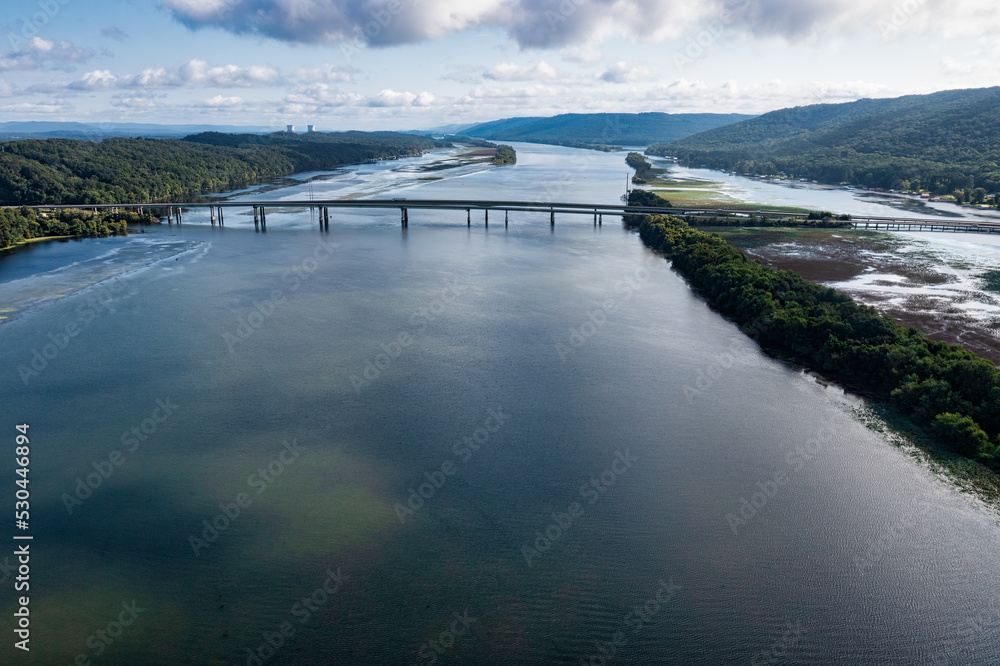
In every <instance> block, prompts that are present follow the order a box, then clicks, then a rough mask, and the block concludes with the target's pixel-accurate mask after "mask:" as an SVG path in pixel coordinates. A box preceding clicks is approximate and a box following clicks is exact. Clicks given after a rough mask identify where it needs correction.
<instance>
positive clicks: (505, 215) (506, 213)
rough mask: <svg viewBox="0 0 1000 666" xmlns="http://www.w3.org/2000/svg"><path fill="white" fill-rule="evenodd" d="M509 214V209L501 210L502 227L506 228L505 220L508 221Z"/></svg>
mask: <svg viewBox="0 0 1000 666" xmlns="http://www.w3.org/2000/svg"><path fill="white" fill-rule="evenodd" d="M509 216H510V211H509V210H505V211H504V212H503V228H504V229H506V228H507V222H508V217H509Z"/></svg>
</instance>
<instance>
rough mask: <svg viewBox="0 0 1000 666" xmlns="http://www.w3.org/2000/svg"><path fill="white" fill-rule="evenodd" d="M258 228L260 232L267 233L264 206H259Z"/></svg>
mask: <svg viewBox="0 0 1000 666" xmlns="http://www.w3.org/2000/svg"><path fill="white" fill-rule="evenodd" d="M260 230H261V232H262V233H265V234H266V233H267V215H265V214H264V207H263V206H261V207H260Z"/></svg>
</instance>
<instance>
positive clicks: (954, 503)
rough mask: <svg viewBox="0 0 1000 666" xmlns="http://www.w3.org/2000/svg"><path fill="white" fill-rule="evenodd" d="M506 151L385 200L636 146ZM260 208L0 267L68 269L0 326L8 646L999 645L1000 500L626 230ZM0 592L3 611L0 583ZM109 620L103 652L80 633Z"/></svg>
mask: <svg viewBox="0 0 1000 666" xmlns="http://www.w3.org/2000/svg"><path fill="white" fill-rule="evenodd" d="M518 149H519V150H518V158H519V164H518V165H517V167H514V168H510V169H492V170H488V171H483V172H480V173H476V174H471V175H466V176H462V177H458V178H454V179H448V180H443V181H429V182H427V183H425V184H421V185H419V186H414V187H409V188H404V189H401V190H399V192H402V194H400V196H407V197H412V196H417V193H420V194H426V196H435V197H437V196H440V197H446V196H460V194H458V193H462V194H461V196H470V197H472V196H484V197H485V196H488V195H492V194H495V193H496V192H497V191H498V190H500V189H502V191H503V192H505V193H510V197H511V198H522V197H525V196H527V197H539V198H541V197H545V198H566V199H568V200H574V199H575V200H579V201H587V200H593V198H595V197H596V198H598V199H600V200H606V201H614V200H615V199H616V197H617V196H618V193H619V190H621V189H622V186H621V184H620V183H619V181H620V180H621V178H619V177H618V176H617V174H619V173H622V174H624V172H625V169H624V168H623V167H622V164H621V162H622V157H623V156H622V155H614V154H612V155H607V154H603V153H589V152H588V153H584V154H582V153H583V151H574V150H571V149H563V148H552V147H542V146H519V147H518ZM296 187H301V186H296ZM557 194H558V196H556V195H557ZM588 197H589V198H588ZM298 215H299V216H300V217H301V216H304V215H307V213H299V214H298ZM186 218H187V216H186ZM246 222H247V220H245V219H244V218H243V217H239V216H229V217H227V226H226V227H225V228H218V227H216V228H212V227H208V226H205V225H199V224H191V223H189V224H185V225H183V226H181V227H176V226H175V227H172V228H162V227H161V228H159V229H156V230H155V232H154V233H150V234H146V235H145V236H134V237H129V238H128V239H116V240H118V241H123V242H120V243H118V244H112V245H113V246H114V249H115V250H117V251H115V252H114V253H112V254H107V255H105V256H104V258H103V259H101V260H100V261H105V260H109V261H110V264H109V265H110V266H112V267H114V268H116V270H117V272H114V274H113V276H109V277H111V278H112V279H110V280H105V281H103V282H98V283H96V284H94V283H92V282H91V281H92V280H93V279H94V275H95V272H94V271H95V270H96V267H95V266H96V265H94V266H91V265H90V264H88V262H93V261H94V259H95V258H94V256H93V255H92V253H90V250H89V249H88V250H87V253H81V255H80V256H79V257H78V258H76V259H75V260H76V261H79V263H77V264H76V265H75V266H70V267H68V268H66V269H64V270H63V271H62V272H60V271H56V272H55V274H52V273H51V270H52V267H51V266H50V265H48V264H45V265H44V272H40V274H39V275H37V276H36V277H34V278H30V277H27V276H26V275H25V270H24V267H16V266H15V267H12V268H11V269H10V270H12V271H15V272H16V271H21V272H19V273H17V275H18V276H19V277H18V278H17V279H19V280H22V281H23V280H26V282H22V283H21V286H22V287H24V288H29V287H30V288H34V289H37V290H40V291H44V290H45V289H46V288H47V285H50V284H58V285H59V288H60V289H62V287H63V286H65V285H66V284H72V283H73V282H74V281H75V282H76V283H77V286H78V287H79V288H78V289H75V290H73V289H69V290H68V291H65V292H62V293H61V296H60V297H59V298H53V299H51V300H50V301H49V302H48V303H47V304H46V305H44V306H43V307H35V308H27V309H24V310H22V311H21V314H20V316H17V317H15V318H12V320H10V321H8V322H6V323H3V324H0V368H2V369H3V373H2V375H0V390H2V394H3V396H4V397H5V400H4V405H5V408H4V410H3V412H4V415H5V418H6V423H7V427H8V429H9V439H10V441H11V446H12V447H13V439H14V434H15V432H14V429H13V426H14V424H15V423H20V422H28V423H30V424H31V427H30V431H29V432H30V436H31V440H32V453H31V457H32V460H31V472H30V475H31V493H32V497H31V500H32V511H31V515H32V520H31V528H30V530H29V531H30V533H31V534H32V535H33V536H34V537H35V540H34V541H33V542H32V545H31V549H32V555H33V557H32V559H31V565H32V574H33V576H32V579H31V583H32V587H31V617H32V622H33V624H32V628H33V633H32V644H31V647H32V651H31V653H30V655H22V654H20V653H18V654H17V657H16V658H17V659H18V660H19V662H24V663H38V664H68V663H72V661H73V660H74V659H75V658H76V657H77V655H84V656H85V657H86V658H89V659H91V660H92V661H93V663H115V664H183V663H205V664H247V665H248V666H249V665H251V664H256V663H257V661H255V660H256V659H259V660H260V661H261V662H262V663H267V664H317V663H337V664H340V663H344V664H369V663H370V664H385V663H411V664H429V663H432V658H436V663H439V664H496V663H524V664H529V663H539V664H541V663H544V664H579V663H581V662H582V663H593V664H598V663H603V662H607V663H623V664H629V663H657V664H660V663H663V664H673V663H676V664H692V663H704V664H717V663H727V664H728V663H732V664H741V663H743V664H747V663H749V664H764V663H798V664H830V663H836V664H887V663H907V664H946V663H962V664H988V663H992V660H993V656H994V655H995V654H996V653H997V652H998V651H1000V628H998V624H1000V621H998V619H997V618H998V614H997V610H998V604H997V601H996V595H995V594H994V592H993V590H992V587H993V581H994V579H995V574H996V571H997V570H998V568H1000V549H998V548H997V545H998V542H1000V528H998V527H997V525H996V524H995V523H994V522H993V520H992V518H991V517H990V516H989V515H987V514H986V513H984V512H982V511H981V510H979V509H977V508H975V507H974V506H973V505H972V504H971V503H970V502H969V501H967V500H966V499H965V498H964V497H963V496H961V495H959V494H958V493H957V492H955V491H954V490H952V489H951V488H949V487H948V486H946V485H944V484H943V483H942V482H940V481H939V480H937V479H935V478H934V477H933V476H931V475H930V474H929V473H928V472H926V471H925V470H923V469H922V468H920V467H919V466H918V465H916V464H915V463H914V462H913V461H912V460H911V459H910V458H908V457H907V456H906V455H905V454H903V453H901V452H900V451H899V450H897V449H895V448H893V447H892V446H890V445H889V444H887V443H886V442H885V441H884V440H883V439H882V438H881V437H879V436H878V435H877V434H875V433H873V432H872V431H870V430H868V429H867V428H866V427H865V426H863V425H862V424H861V423H859V422H858V421H857V420H856V419H855V418H854V417H853V416H852V415H851V407H852V406H854V405H856V404H858V403H857V401H856V400H855V399H853V398H851V397H849V396H845V395H843V394H842V392H840V391H838V390H837V389H835V388H830V387H824V386H822V385H820V384H818V383H817V382H816V381H814V380H813V379H811V378H809V377H808V376H805V375H803V374H801V373H799V372H796V371H794V370H792V369H790V368H788V367H786V366H785V365H783V364H782V363H780V362H778V361H775V360H773V359H770V358H768V357H766V356H764V355H762V354H761V353H760V351H759V350H758V349H757V347H756V346H755V344H754V343H753V342H752V341H751V340H749V339H747V338H746V337H745V336H743V335H742V334H741V333H740V332H739V331H738V330H737V329H736V328H735V327H734V326H732V325H731V324H730V323H728V322H726V321H725V320H723V319H722V318H720V317H719V316H717V315H716V314H714V313H713V312H711V311H710V310H709V309H708V308H707V307H706V306H705V305H704V303H703V302H702V301H700V300H699V299H698V298H696V297H694V296H693V295H692V294H691V292H690V290H689V289H688V288H687V286H686V285H685V283H684V282H683V281H682V280H681V279H680V278H679V277H678V276H677V275H675V274H674V273H672V272H671V271H670V270H669V267H668V266H667V265H666V263H665V262H664V261H663V260H662V259H660V258H657V257H655V256H654V255H652V254H651V253H650V252H648V251H646V250H645V249H644V248H643V247H642V244H641V243H640V241H639V240H638V238H637V237H636V236H635V235H634V234H631V233H628V232H626V231H624V230H622V229H621V228H620V226H619V225H618V224H617V223H613V222H610V221H608V220H607V219H606V220H605V224H604V225H603V226H602V227H599V228H594V227H593V225H592V223H591V221H590V219H589V218H587V217H580V218H576V219H575V220H574V219H573V218H569V217H566V218H565V219H562V218H560V219H559V220H558V221H557V224H556V228H555V229H554V230H551V229H550V228H549V225H548V220H547V216H545V215H530V214H523V215H522V214H518V215H512V216H511V224H510V226H509V228H507V229H504V228H503V227H502V225H491V227H490V229H489V230H488V231H487V230H485V229H483V228H482V226H481V225H479V226H474V227H473V228H472V229H471V230H469V229H466V228H465V219H464V213H462V212H459V213H454V214H451V213H445V214H435V213H430V212H421V213H420V214H419V215H417V214H414V215H412V216H411V225H410V227H409V230H408V231H407V232H403V231H402V230H400V228H399V222H398V214H394V213H391V212H387V213H385V214H380V213H375V214H371V213H366V214H364V215H362V214H360V213H359V214H347V213H344V214H338V216H337V217H336V219H335V220H331V231H330V233H329V234H320V233H319V232H318V230H314V229H312V228H307V227H309V226H310V225H309V224H308V221H305V222H303V221H302V220H301V219H296V218H295V217H294V214H293V213H287V214H286V213H282V212H276V213H275V214H274V215H273V216H272V215H269V216H268V223H269V224H268V228H269V229H268V233H267V234H255V233H254V232H253V227H252V221H251V222H250V224H249V225H247V224H246ZM73 247H79V248H84V247H86V244H79V245H74V246H73ZM53 248H54V250H53V251H55V250H59V251H63V250H64V248H61V247H58V248H57V247H56V246H53ZM165 248H173V249H169V250H168V249H165ZM180 248H184V251H183V252H179V253H177V254H176V255H161V254H158V253H157V252H172V251H173V250H174V249H180ZM152 249H156V250H157V252H152ZM44 252H45V251H44V250H42V253H43V254H44ZM143 252H147V253H149V252H152V253H150V254H148V255H147V256H146V258H145V260H144V261H143V262H139V263H140V264H141V267H142V270H137V269H136V268H137V264H136V263H134V262H132V261H131V260H129V259H127V257H130V256H133V257H134V256H139V255H141V253H143ZM85 254H86V256H84V255H85ZM36 256H37V255H35V254H32V255H25V257H26V259H25V260H26V261H32V262H34V261H36V259H35V257H36ZM69 259H74V257H72V256H70V257H65V258H64V261H67V263H72V262H69V261H68V260H69ZM43 263H44V262H43ZM39 265H40V267H41V266H42V264H39ZM88 266H90V268H94V270H90V269H89V268H86V267H88ZM81 267H84V268H81ZM57 278H58V279H57ZM113 283H120V284H121V286H120V287H115V288H114V289H112V284H113ZM7 284H10V282H8V283H7ZM88 285H89V288H87V289H84V287H87V286H88ZM81 308H84V310H83V311H93V312H92V313H93V316H92V317H91V318H90V319H89V320H88V321H87V322H86V326H83V325H82V322H80V320H79V318H80V317H81V315H80V312H81ZM74 322H76V323H77V324H78V328H80V330H79V331H78V332H77V333H76V334H75V335H73V336H69V335H67V336H66V338H65V340H64V339H63V337H62V336H63V334H64V333H65V332H66V330H67V328H66V327H67V324H69V323H74ZM60 343H64V344H62V345H60ZM50 345H51V346H50ZM35 352H38V354H39V357H40V358H41V361H38V360H37V359H36V358H35ZM33 362H34V363H35V366H34V367H33V366H32V363H33ZM43 362H44V365H43ZM36 368H40V369H36ZM20 369H30V370H31V371H32V372H35V373H36V374H30V373H24V372H22V371H21V370H20ZM157 419H160V420H159V421H157ZM133 428H134V429H135V430H133ZM115 452H117V455H116V454H115ZM112 460H114V461H120V464H118V465H115V464H113V463H112V462H111V461H112ZM12 464H13V461H12V456H10V457H8V458H6V462H5V463H4V465H5V466H4V478H7V479H10V480H13V479H14V478H15V477H14V473H13V469H12ZM95 475H96V476H95ZM88 483H90V485H91V486H94V487H88V486H87V484H88ZM81 484H82V485H81ZM14 490H15V486H14V485H13V483H12V481H8V484H7V486H6V489H5V490H4V493H5V496H6V497H7V498H8V501H9V502H13V501H14V498H13V493H14ZM88 492H89V494H88ZM241 503H242V505H243V506H240V504H241ZM206 521H207V523H206ZM2 561H3V560H2V557H0V563H2ZM0 576H2V574H0ZM2 585H3V586H4V587H3V588H2V589H6V590H10V588H9V587H7V586H8V585H10V581H9V580H8V581H5V582H4V583H2ZM324 586H325V589H324ZM133 600H134V605H133V606H132V608H133V610H135V611H136V612H135V615H136V616H137V617H136V618H135V619H134V622H132V623H131V624H130V625H129V626H127V627H120V626H119V627H117V628H116V627H115V626H114V624H113V623H114V622H116V621H117V620H118V618H120V617H122V616H121V614H122V613H123V612H126V611H123V606H122V604H123V603H125V604H126V606H128V605H129V604H132V602H133ZM0 606H2V612H3V616H4V617H5V618H8V619H7V620H5V621H4V623H3V626H5V627H8V629H9V627H10V618H11V614H12V613H13V611H14V610H15V609H14V606H13V604H12V600H11V595H9V594H7V595H3V596H2V597H0ZM138 609H141V610H138ZM456 614H457V615H456ZM125 618H126V619H131V616H129V615H127V614H126V615H125ZM109 623H112V627H111V628H110V629H109V627H108V625H109ZM118 629H121V633H120V634H119V635H118V636H116V637H114V638H113V639H112V640H111V643H110V645H109V644H108V643H107V642H106V641H105V642H102V639H100V638H99V637H98V634H97V633H96V632H98V631H99V630H105V631H112V633H115V632H117V631H118ZM283 629H284V631H285V633H284V635H282V630H283ZM8 636H10V633H9V632H8ZM268 641H270V645H276V646H278V647H277V648H272V647H269V643H268ZM616 641H617V644H616ZM99 648H102V651H101V653H100V654H98V650H99ZM13 653H14V650H13V648H12V646H11V641H8V643H6V644H4V645H3V646H2V647H0V654H3V655H4V657H3V659H4V662H5V663H6V662H7V661H8V660H12V659H14V658H15V657H14V656H13ZM254 655H258V656H254Z"/></svg>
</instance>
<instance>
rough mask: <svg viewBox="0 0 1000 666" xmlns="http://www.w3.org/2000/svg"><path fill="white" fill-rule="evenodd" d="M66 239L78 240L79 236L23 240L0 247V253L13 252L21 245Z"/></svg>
mask: <svg viewBox="0 0 1000 666" xmlns="http://www.w3.org/2000/svg"><path fill="white" fill-rule="evenodd" d="M67 238H79V236H42V237H41V238H25V239H24V240H22V241H20V242H18V243H15V244H13V245H8V246H7V247H0V252H3V251H5V250H14V249H17V248H19V247H21V246H23V245H28V244H30V243H40V242H42V241H53V240H66V239H67Z"/></svg>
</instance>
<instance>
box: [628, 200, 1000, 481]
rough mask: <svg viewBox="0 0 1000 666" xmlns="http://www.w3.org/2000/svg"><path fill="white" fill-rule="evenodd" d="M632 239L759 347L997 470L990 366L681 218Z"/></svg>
mask: <svg viewBox="0 0 1000 666" xmlns="http://www.w3.org/2000/svg"><path fill="white" fill-rule="evenodd" d="M639 233H640V237H641V238H642V240H643V242H645V243H646V245H647V246H649V247H650V248H652V249H654V250H658V251H661V252H663V253H664V254H666V255H667V257H669V258H670V259H671V260H672V262H673V266H674V268H675V269H676V270H678V271H679V272H680V273H681V274H682V275H684V276H685V278H687V280H688V282H689V283H690V284H691V286H692V287H693V288H694V289H695V290H696V291H698V292H699V293H701V294H702V295H703V296H705V298H706V299H707V300H708V302H709V304H710V305H711V306H712V307H713V308H715V309H716V310H718V311H719V312H721V313H722V314H724V315H726V316H727V317H730V318H732V319H733V320H735V321H736V322H737V323H738V324H740V326H741V327H743V329H744V332H746V333H747V334H748V335H751V336H752V337H754V338H755V339H756V340H757V341H758V342H759V343H760V344H761V346H763V347H764V348H768V349H771V350H773V351H776V352H778V353H780V354H782V355H785V356H788V357H790V358H792V359H794V360H795V361H796V362H797V363H800V364H802V365H803V366H804V367H807V368H809V369H811V370H814V371H816V372H818V373H820V374H822V375H823V376H826V377H829V378H830V379H832V380H833V381H836V382H837V383H839V384H841V385H842V386H845V387H846V388H849V389H851V390H853V391H856V392H859V393H861V394H862V395H866V396H869V397H872V398H875V399H876V400H878V401H880V402H885V403H890V404H891V405H892V406H893V408H894V409H896V410H897V411H899V413H900V414H902V415H904V416H906V417H907V418H909V419H910V420H911V421H913V422H914V423H915V424H916V425H917V426H919V427H920V429H921V431H922V432H923V433H925V434H926V435H927V436H929V437H931V438H933V439H934V440H935V441H936V442H937V443H938V444H939V445H941V446H942V447H944V448H945V449H947V450H948V451H951V452H953V453H957V454H959V455H962V456H966V457H968V458H972V459H977V460H979V461H980V462H982V463H983V464H985V465H988V466H990V467H993V468H994V469H996V468H998V467H1000V456H998V442H1000V371H998V370H997V368H996V367H995V366H994V365H993V363H991V362H989V361H987V360H985V359H982V358H979V357H977V356H976V355H975V354H973V353H972V352H969V351H967V350H965V349H963V348H961V347H958V346H956V345H949V344H945V343H941V342H937V341H932V340H930V339H928V338H926V337H925V336H924V335H923V334H921V333H920V332H919V331H917V330H915V329H912V328H904V327H902V326H900V325H899V324H897V323H896V322H895V321H893V320H892V319H891V318H889V317H886V316H884V315H879V314H878V313H877V311H875V310H874V309H873V308H870V307H867V306H864V305H861V304H858V303H857V302H855V301H854V300H853V299H852V298H851V297H850V296H847V295H844V294H840V293H838V292H836V291H834V290H833V289H829V288H826V287H823V286H821V285H818V284H815V283H813V282H809V281H807V280H805V279H803V278H801V277H800V276H798V275H797V274H795V273H791V272H789V271H777V270H774V269H773V268H770V267H767V266H764V265H763V264H762V263H759V262H756V261H753V260H752V259H750V257H748V255H747V254H745V253H744V252H743V251H741V250H738V249H736V248H734V247H732V246H730V245H728V244H727V243H726V242H725V241H724V240H723V239H722V237H721V236H719V235H717V234H708V233H705V232H704V231H701V230H698V229H694V228H692V227H690V226H689V225H688V224H686V223H685V222H684V221H683V220H680V219H679V218H675V217H663V216H652V217H646V218H644V220H643V221H642V222H641V223H640V224H639Z"/></svg>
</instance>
